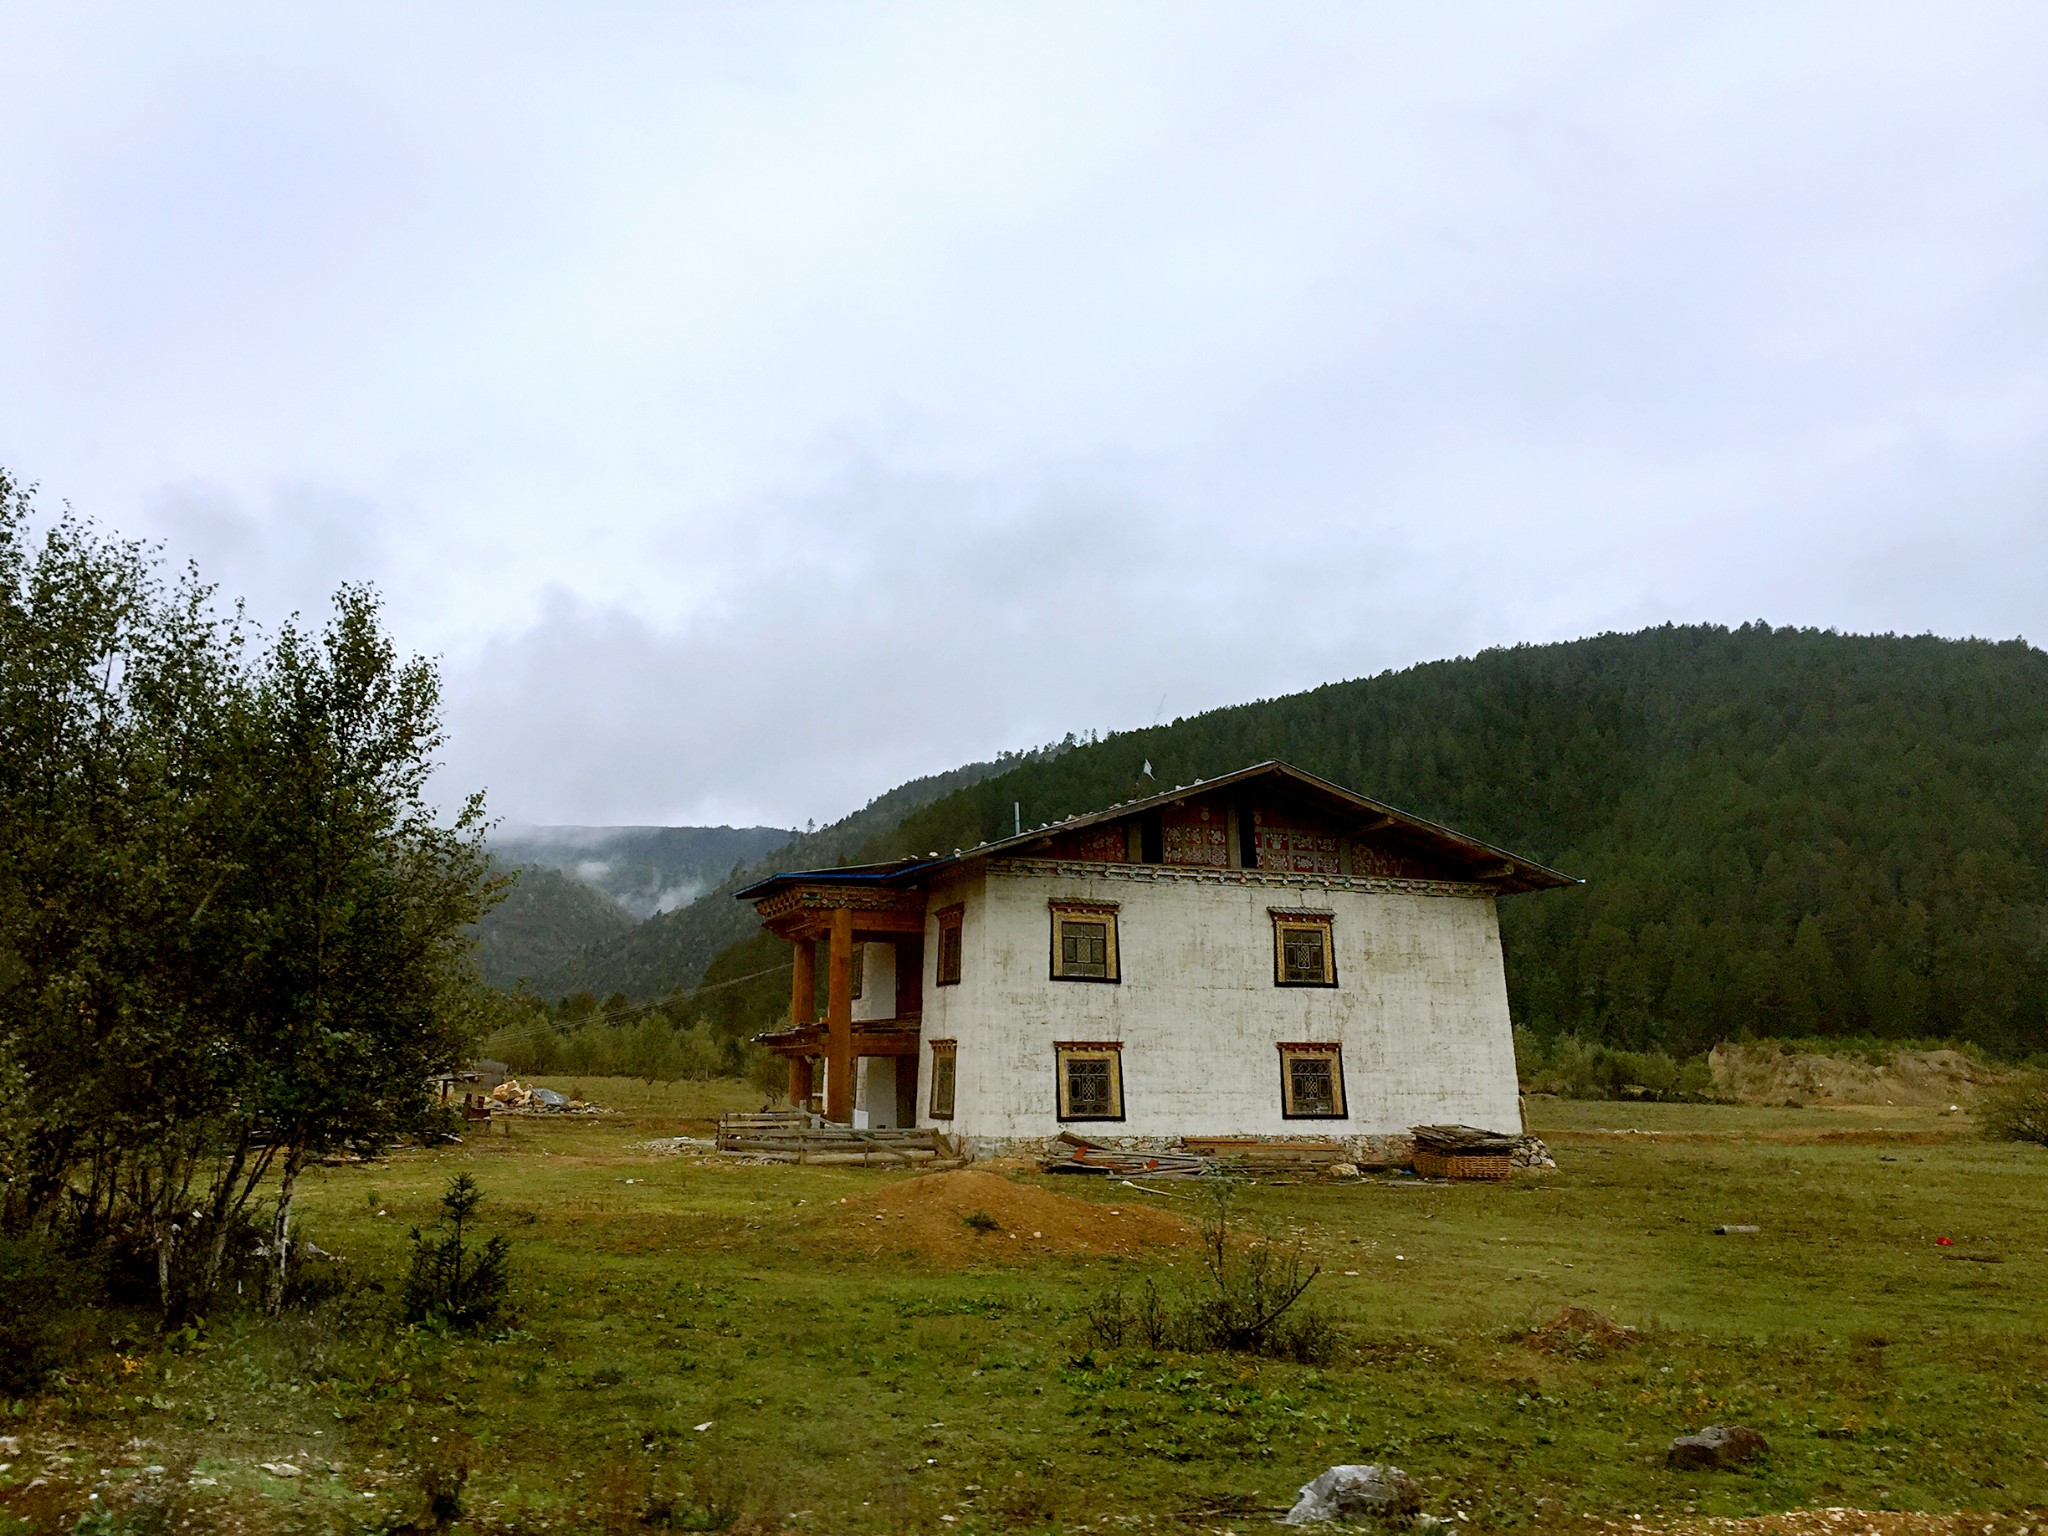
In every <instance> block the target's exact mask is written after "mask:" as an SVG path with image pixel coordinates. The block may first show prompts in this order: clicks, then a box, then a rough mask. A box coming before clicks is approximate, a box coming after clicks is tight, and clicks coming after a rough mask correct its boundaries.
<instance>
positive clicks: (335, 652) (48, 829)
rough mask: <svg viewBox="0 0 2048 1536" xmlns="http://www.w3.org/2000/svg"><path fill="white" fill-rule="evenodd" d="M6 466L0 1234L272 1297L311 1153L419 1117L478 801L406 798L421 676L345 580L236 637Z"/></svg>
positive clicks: (446, 1050)
mask: <svg viewBox="0 0 2048 1536" xmlns="http://www.w3.org/2000/svg"><path fill="white" fill-rule="evenodd" d="M31 512H32V506H31V501H30V495H29V492H28V491H27V490H26V489H25V488H22V487H20V486H18V485H16V484H15V483H14V482H13V481H11V480H9V479H8V478H7V477H6V476H5V475H4V474H0V1101H4V1103H0V1107H5V1108H6V1109H8V1111H9V1113H7V1114H6V1115H4V1116H0V1176H4V1179H5V1183H4V1185H0V1234H5V1235H14V1236H22V1235H34V1234H41V1233H47V1232H49V1231H50V1230H51V1229H52V1228H53V1227H56V1226H58V1225H68V1226H69V1227H70V1228H71V1229H72V1231H71V1236H72V1237H73V1238H74V1239H77V1240H81V1241H93V1242H99V1241H107V1242H111V1243H112V1244H113V1245H114V1246H115V1247H116V1248H117V1249H120V1250H122V1251H124V1252H130V1253H133V1254H136V1255H139V1256H142V1257H143V1258H145V1259H146V1260H147V1262H148V1263H149V1264H150V1265H151V1266H152V1267H153V1269H154V1271H155V1278H156V1283H157V1288H158V1292H159V1296H160V1299H161V1301H162V1304H163V1306H164V1309H165V1311H166V1313H167V1314H173V1313H177V1312H180V1311H189V1310H193V1309H196V1308H198V1307H202V1306H203V1305H205V1303H206V1301H207V1299H208V1298H209V1297H210V1296H211V1295H212V1294H213V1292H214V1291H215V1290H216V1288H217V1286H218V1285H219V1283H220V1280H221V1278H222V1276H223V1274H224V1269H225V1266H226V1265H227V1264H229V1263H230V1262H231V1261H233V1260H234V1259H235V1258H237V1257H238V1256H239V1255H238V1254H237V1253H235V1252H234V1251H233V1250H234V1249H235V1248H236V1246H237V1245H238V1244H240V1243H243V1242H244V1241H245V1240H246V1238H247V1235H248V1234H249V1231H250V1221H251V1217H250V1211H251V1203H252V1201H254V1200H255V1199H256V1198H257V1192H258V1190H259V1187H261V1186H262V1184H263V1181H264V1180H265V1179H266V1177H269V1176H271V1175H275V1176H276V1178H277V1199H276V1204H275V1208H274V1210H273V1213H272V1217H271V1220H270V1223H269V1227H270V1234H269V1241H268V1243H267V1245H266V1247H267V1251H268V1253H269V1255H270V1259H271V1284H270V1294H271V1297H272V1300H273V1302H275V1300H276V1299H277V1298H278V1297H279V1296H281V1295H282V1292H283V1288H284V1280H285V1266H286V1264H287V1261H288V1256H289V1254H290V1252H291V1247H292V1245H291V1241H290V1225H291V1210H292V1204H293V1197H294V1191H295V1189H296V1183H297V1178H298V1175H299V1173H300V1172H301V1171H302V1170H303V1168H304V1166H305V1165H306V1163H307V1161H308V1160H309V1159H311V1158H313V1157H316V1156H318V1155H320V1154H322V1153H324V1152H327V1151H331V1150H335V1149H338V1148H341V1147H346V1146H368V1145H372V1144H374V1143H377V1142H380V1141H382V1140H383V1139H384V1138H386V1137H388V1136H389V1135H390V1134H391V1132H392V1131H393V1130H395V1129H397V1128H399V1127H401V1126H403V1125H404V1124H406V1123H408V1122H409V1121H412V1120H414V1119H416V1118H417V1117H419V1116H420V1115H421V1114H422V1113H423V1112H424V1110H425V1108H426V1079H427V1076H428V1074H429V1073H430V1072H431V1071H432V1070H434V1069H435V1068H437V1067H440V1066H444V1065H447V1064H448V1063H450V1062H451V1061H452V1060H453V1059H455V1058H456V1056H457V1055H458V1054H459V1053H460V1050H461V1047H462V1044H463V1041H464V1039H465V1038H466V1036H467V1035H468V1033H469V1032H470V1031H471V1029H472V1027H473V1026H474V1024H475V1023H476V1019H477V1015H478V1013H479V1011H480V1010H481V1009H482V1007H483V1003H484V999H485V997H486V994H484V993H483V992H482V991H481V989H480V988H479V986H478V984H477V983H476V981H475V979H474V975H473V971H472V969H471V967H470V966H469V965H468V963H467V949H468V945H469V943H470V940H469V938H468V933H469V927H470V925H472V924H473V923H474V922H475V919H476V917H477V915H478V914H479V912H480V911H481V910H482V909H483V907H484V906H485V905H486V904H487V903H488V902H489V901H490V899H491V898H492V896H493V894H494V891H493V884H492V882H491V881H490V880H489V879H488V878H487V877H486V874H485V869H484V864H483V858H482V852H481V831H482V807H481V803H480V801H478V800H475V799H472V800H471V801H470V802H468V803H467V804H466V805H465V806H464V807H463V809H462V810H461V811H460V812H459V813H458V815H457V816H456V817H455V819H454V822H453V824H452V825H451V826H442V825H441V824H440V822H439V820H438V819H437V818H436V816H435V815H434V814H433V811H432V809H431V807H429V806H428V805H427V803H426V800H425V783H426V778H427V775H428V773H429V772H430V771H431V768H432V766H433V753H434V751H435V750H436V748H437V747H438V745H439V743H440V726H439V705H438V694H437V685H436V680H435V677H434V674H433V671H432V669H431V668H430V667H429V666H427V665H426V664H425V663H423V662H419V661H407V662H401V661H400V660H399V659H398V658H397V656H396V654H395V652H394V650H393V648H392V646H391V644H390V642H389V641H388V640H387V639H385V638H384V636H383V635H382V633H381V631H380V628H379V624H378V612H377V606H376V602H375V599H374V598H373V597H372V596H371V595H370V594H369V593H368V592H367V591H364V590H361V589H344V590H343V591H342V592H341V593H340V594H339V596H338V597H337V599H336V612H335V616H334V618H333V621H332V622H331V623H330V624H329V625H328V626H327V628H326V629H325V630H324V631H322V633H321V634H320V635H319V636H318V637H317V638H313V637H310V636H308V635H306V634H304V633H302V632H301V631H300V630H299V628H298V627H297V626H296V625H295V624H293V625H287V626H285V628H284V629H283V630H282V631H281V632H280V633H279V634H278V635H277V636H276V637H275V638H274V639H273V640H272V642H271V643H270V644H269V645H268V646H267V647H265V648H264V649H263V650H262V652H261V654H260V655H258V656H256V657H254V658H253V659H252V657H251V656H250V654H249V651H250V645H249V636H248V634H247V631H246V629H245V627H244V625H243V623H242V621H241V618H240V616H239V614H230V615H225V616H223V615H221V614H220V613H219V612H218V610H217V606H216V604H215V602H214V595H213V593H212V591H211V589H209V588H207V587H205V586H204V585H202V584H201V583H200V582H199V581H198V580H197V578H196V576H193V575H191V574H189V573H188V574H187V575H186V576H185V577H184V578H183V579H182V580H180V581H179V582H178V583H176V584H175V585H170V586H167V585H166V584H165V583H164V582H163V581H162V579H161V578H160V576H159V575H158V572H157V568H156V564H155V561H154V559H153V557H152V556H151V555H150V554H149V552H148V551H146V550H144V549H143V548H142V547H141V546H139V545H135V544H132V543H122V542H119V541H114V540H109V539H106V538H104V537H102V536H101V535H99V534H98V533H97V532H96V531H95V530H94V529H93V528H91V526H90V525H88V524H85V523H83V522H81V521H79V520H77V519H75V518H73V517H71V516H70V515H69V514H67V515H65V516H64V517H62V518H60V519H58V520H57V521H56V522H55V523H54V524H52V525H51V526H50V527H49V528H48V529H46V530H45V532H44V533H43V535H42V537H41V538H40V539H39V540H38V539H35V538H32V537H31V534H30V516H31Z"/></svg>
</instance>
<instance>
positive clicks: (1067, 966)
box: [1060, 919, 1109, 976]
mask: <svg viewBox="0 0 2048 1536" xmlns="http://www.w3.org/2000/svg"><path fill="white" fill-rule="evenodd" d="M1060 970H1061V972H1062V974H1064V975H1068V976H1107V975H1108V974H1109V924H1107V923H1086V922H1075V921H1073V920H1071V919H1070V920H1068V921H1066V922H1063V923H1061V924H1060Z"/></svg>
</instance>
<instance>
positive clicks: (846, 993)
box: [825, 907, 853, 1125]
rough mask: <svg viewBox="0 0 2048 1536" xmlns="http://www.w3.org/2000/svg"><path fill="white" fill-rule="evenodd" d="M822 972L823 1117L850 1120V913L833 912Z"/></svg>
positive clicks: (845, 1122)
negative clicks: (823, 1033) (824, 1043)
mask: <svg viewBox="0 0 2048 1536" xmlns="http://www.w3.org/2000/svg"><path fill="white" fill-rule="evenodd" d="M830 945H831V949H830V953H829V955H828V957H827V960H826V966H827V969H826V972H825V1034H826V1047H825V1118H826V1119H827V1120H836V1121H837V1122H838V1123H839V1124H841V1125H851V1124H852V1123H853V913H852V912H851V911H849V910H848V909H847V908H845V907H838V908H835V909H834V910H833V913H832V934H831V939H830Z"/></svg>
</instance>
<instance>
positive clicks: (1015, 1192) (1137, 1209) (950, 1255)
mask: <svg viewBox="0 0 2048 1536" xmlns="http://www.w3.org/2000/svg"><path fill="white" fill-rule="evenodd" d="M970 1217H972V1218H974V1221H973V1222H972V1224H970V1222H969V1218H970ZM828 1220H829V1222H830V1224H831V1225H832V1226H833V1227H834V1228H835V1236H837V1237H839V1238H841V1239H843V1240H845V1241H846V1242H848V1243H850V1244H852V1245H853V1246H854V1247H857V1248H860V1249H863V1250H865V1251H867V1252H870V1253H896V1252H900V1251H902V1250H904V1249H909V1250H911V1251H913V1252H916V1253H922V1254H924V1255H926V1256H927V1257H930V1258H934V1259H941V1260H944V1261H945V1262H947V1263H949V1264H975V1263H993V1264H1014V1263H1018V1262H1021V1261H1024V1260H1028V1259H1033V1258H1040V1257H1043V1256H1044V1255H1047V1254H1063V1255H1064V1254H1081V1255H1103V1254H1127V1253H1143V1252H1144V1251H1145V1250H1147V1249H1149V1248H1163V1247H1170V1246H1173V1245H1175V1244H1179V1243H1185V1242H1189V1241H1192V1240H1193V1238H1194V1236H1195V1232H1194V1228H1193V1227H1191V1226H1189V1225H1188V1223H1186V1222H1185V1221H1182V1220H1181V1219H1180V1218H1179V1217H1178V1216H1175V1215H1174V1214H1173V1213H1171V1212H1170V1211H1162V1210H1158V1209H1156V1208H1155V1207H1153V1206H1149V1205H1144V1204H1134V1203H1131V1202H1128V1201H1121V1200H1119V1201H1113V1202H1109V1203H1104V1202H1100V1201H1095V1200H1077V1199H1075V1198H1074V1197H1073V1196H1072V1195H1056V1194H1054V1193H1053V1192H1052V1191H1051V1190H1049V1189H1040V1188H1039V1187H1037V1186H1036V1185H1034V1184H1019V1183H1017V1182H1016V1181H1014V1180H1012V1179H1006V1178H1003V1177H1002V1176H1001V1175H999V1174H994V1173H988V1172H984V1171H983V1170H982V1169H979V1168H960V1169H956V1170H954V1171H953V1172H951V1173H927V1174H924V1175H922V1176H921V1177H919V1178H915V1179H903V1180H900V1181H898V1182H896V1183H893V1184H888V1185H885V1186H884V1187H882V1188H881V1189H878V1190H876V1191H875V1192H874V1193H873V1194H871V1195H856V1196H849V1197H848V1198H847V1199H845V1200H843V1201H841V1202H840V1203H839V1205H837V1206H835V1207H834V1208H833V1210H832V1213H831V1215H830V1217H829V1218H828ZM989 1223H993V1225H989Z"/></svg>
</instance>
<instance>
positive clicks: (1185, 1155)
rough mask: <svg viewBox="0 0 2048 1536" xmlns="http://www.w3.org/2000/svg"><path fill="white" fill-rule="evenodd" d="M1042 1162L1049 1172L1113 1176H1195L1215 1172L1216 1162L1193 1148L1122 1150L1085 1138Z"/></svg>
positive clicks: (1156, 1177)
mask: <svg viewBox="0 0 2048 1536" xmlns="http://www.w3.org/2000/svg"><path fill="white" fill-rule="evenodd" d="M1061 1139H1062V1140H1064V1139H1065V1138H1064V1137H1063V1138H1061ZM1040 1166H1041V1167H1042V1168H1043V1169H1044V1171H1045V1172H1047V1173H1093V1174H1100V1175H1102V1176H1103V1177H1105V1178H1112V1179H1139V1178H1144V1179H1192V1178H1197V1177H1199V1176H1200V1175H1202V1174H1205V1173H1211V1172H1214V1171H1215V1167H1216V1163H1215V1160H1214V1159H1213V1158H1207V1157H1197V1156H1196V1155H1194V1154H1193V1153H1190V1152H1119V1151H1117V1150H1115V1149H1114V1148H1112V1147H1098V1146H1094V1145H1091V1144H1090V1143H1088V1142H1085V1141H1084V1142H1080V1143H1078V1144H1076V1145H1075V1146H1074V1147H1073V1149H1072V1150H1071V1151H1070V1152H1064V1153H1057V1154H1055V1155H1053V1156H1051V1157H1048V1158H1047V1159H1046V1160H1045V1161H1044V1163H1043V1164H1041V1165H1040Z"/></svg>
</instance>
